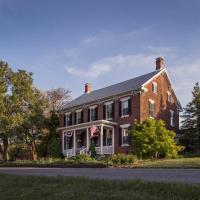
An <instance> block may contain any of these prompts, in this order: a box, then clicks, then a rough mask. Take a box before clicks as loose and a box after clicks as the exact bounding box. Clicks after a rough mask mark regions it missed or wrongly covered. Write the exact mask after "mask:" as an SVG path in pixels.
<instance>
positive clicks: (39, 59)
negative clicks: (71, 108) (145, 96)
mask: <svg viewBox="0 0 200 200" xmlns="http://www.w3.org/2000/svg"><path fill="white" fill-rule="evenodd" d="M199 10H200V1H199V0H190V1H188V0H168V1H165V0H130V1H129V0H79V1H78V0H0V59H2V60H4V61H7V62H8V63H9V64H10V66H12V67H13V68H14V69H18V68H23V69H26V70H28V71H31V72H33V73H34V83H35V85H36V86H37V87H39V88H41V89H43V90H47V89H51V88H56V87H65V88H69V89H71V90H72V96H73V97H77V96H78V95H80V94H82V93H83V87H84V83H85V82H90V83H92V85H93V88H94V89H98V88H101V87H103V86H107V85H111V84H113V83H117V82H120V81H123V80H126V79H129V78H132V77H135V76H137V75H141V74H144V73H148V72H151V71H153V70H154V69H155V58H156V57H158V56H162V57H163V58H164V59H165V62H166V67H167V70H168V72H169V74H170V76H171V79H172V82H173V85H174V87H175V90H176V92H177V95H178V97H179V99H180V101H181V103H182V104H183V106H185V104H186V103H187V102H188V101H189V100H190V98H191V95H190V93H191V90H192V87H193V85H194V83H195V82H197V81H200V56H199V55H200V12H199Z"/></svg>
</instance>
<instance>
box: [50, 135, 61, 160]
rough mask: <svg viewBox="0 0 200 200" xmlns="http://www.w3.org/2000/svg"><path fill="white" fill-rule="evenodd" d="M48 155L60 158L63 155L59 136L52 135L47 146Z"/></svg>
mask: <svg viewBox="0 0 200 200" xmlns="http://www.w3.org/2000/svg"><path fill="white" fill-rule="evenodd" d="M47 155H48V157H53V158H59V157H61V150H60V142H59V140H58V139H57V138H55V137H52V138H51V140H50V141H49V143H48V147H47Z"/></svg>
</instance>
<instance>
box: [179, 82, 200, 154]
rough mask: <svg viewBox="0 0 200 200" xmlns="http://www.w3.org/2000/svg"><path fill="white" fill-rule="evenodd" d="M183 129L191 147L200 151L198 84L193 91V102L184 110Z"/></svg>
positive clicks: (199, 91) (199, 98)
mask: <svg viewBox="0 0 200 200" xmlns="http://www.w3.org/2000/svg"><path fill="white" fill-rule="evenodd" d="M182 117H183V119H184V120H183V122H182V129H183V130H184V132H185V134H186V137H187V138H190V145H191V146H193V148H194V150H199V151H200V86H199V83H198V82H197V83H196V84H195V86H194V88H193V91H192V101H191V102H189V103H188V104H187V106H186V108H184V113H183V115H182Z"/></svg>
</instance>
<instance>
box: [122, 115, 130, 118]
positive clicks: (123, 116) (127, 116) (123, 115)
mask: <svg viewBox="0 0 200 200" xmlns="http://www.w3.org/2000/svg"><path fill="white" fill-rule="evenodd" d="M129 116H130V115H123V116H121V118H125V117H129Z"/></svg>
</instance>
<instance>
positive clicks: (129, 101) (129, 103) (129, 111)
mask: <svg viewBox="0 0 200 200" xmlns="http://www.w3.org/2000/svg"><path fill="white" fill-rule="evenodd" d="M131 111H132V108H131V98H130V99H129V100H128V114H129V115H131Z"/></svg>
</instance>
